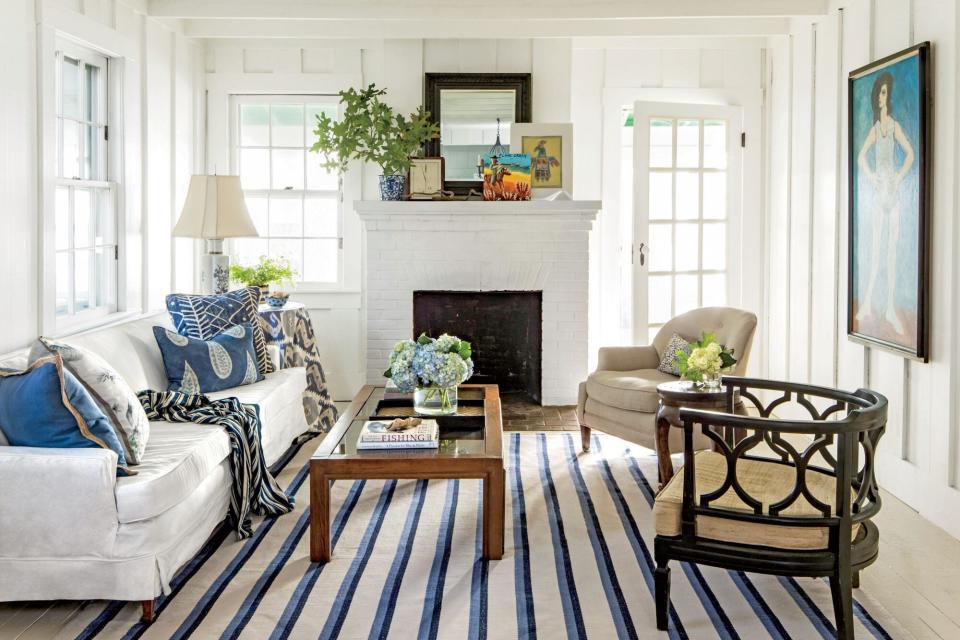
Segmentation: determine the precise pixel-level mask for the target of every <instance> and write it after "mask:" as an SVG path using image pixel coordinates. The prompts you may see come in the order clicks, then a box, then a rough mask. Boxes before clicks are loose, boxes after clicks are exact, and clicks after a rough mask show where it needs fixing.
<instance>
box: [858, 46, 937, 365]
mask: <svg viewBox="0 0 960 640" xmlns="http://www.w3.org/2000/svg"><path fill="white" fill-rule="evenodd" d="M926 53H927V49H926V48H925V47H924V46H923V45H920V46H918V47H914V48H912V49H909V50H907V51H904V52H902V53H900V54H895V55H893V56H890V57H889V58H885V59H884V60H881V61H878V62H877V63H874V64H872V65H869V66H867V67H864V68H863V69H859V70H857V71H854V72H853V73H851V75H850V149H849V153H850V181H851V182H850V223H851V224H850V234H851V235H850V255H849V260H850V289H849V294H848V295H849V304H848V314H849V315H848V329H849V333H850V335H851V336H853V337H854V338H855V339H858V340H861V341H866V342H869V343H875V344H877V345H878V346H882V347H886V348H889V349H892V350H894V351H898V352H901V353H905V354H907V355H912V356H915V357H920V358H924V357H925V356H926V354H925V351H926V345H925V326H924V325H925V316H926V300H925V294H926V288H927V287H926V286H925V280H926V269H925V264H926V262H927V256H926V255H925V253H926V246H925V245H926V243H925V234H926V212H925V207H926V203H925V197H924V193H925V185H924V182H925V175H926V168H925V167H924V151H925V148H926V132H925V122H926V95H925V93H926V82H925V73H926V72H925V63H926Z"/></svg>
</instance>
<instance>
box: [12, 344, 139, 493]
mask: <svg viewBox="0 0 960 640" xmlns="http://www.w3.org/2000/svg"><path fill="white" fill-rule="evenodd" d="M0 429H2V430H3V433H4V435H5V436H6V438H7V441H9V443H10V444H11V445H13V446H15V447H45V448H51V449H78V448H85V447H102V448H104V449H110V450H111V451H113V452H114V453H116V454H117V458H118V461H117V475H133V474H134V473H135V472H133V471H130V470H129V469H127V460H126V456H125V453H124V450H123V445H122V444H120V440H119V438H117V434H116V433H115V432H114V430H113V428H112V427H111V425H110V422H109V421H108V420H107V417H106V416H105V415H104V414H103V412H102V411H101V410H100V408H99V407H98V406H97V404H96V402H94V400H93V398H92V397H91V396H90V393H89V392H88V391H87V390H86V389H85V388H84V386H83V385H82V384H80V381H79V380H77V379H76V378H75V377H74V375H73V374H72V373H70V372H69V371H67V370H66V369H64V368H63V361H62V360H61V358H60V355H59V354H57V355H53V356H49V357H45V358H39V359H38V360H35V361H34V362H33V364H31V365H30V366H29V367H28V368H27V369H26V370H24V371H10V370H3V371H0Z"/></svg>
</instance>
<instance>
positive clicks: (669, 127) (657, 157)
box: [633, 102, 742, 344]
mask: <svg viewBox="0 0 960 640" xmlns="http://www.w3.org/2000/svg"><path fill="white" fill-rule="evenodd" d="M741 123H742V109H741V108H740V107H734V106H719V105H696V104H671V103H654V102H636V103H634V122H633V125H634V126H633V135H634V140H633V143H634V144H633V149H634V207H633V211H634V225H633V226H634V238H633V285H634V286H633V289H634V292H633V327H634V339H635V340H636V341H637V344H648V343H649V341H650V340H652V339H653V336H655V335H656V334H657V331H659V330H660V328H661V327H662V326H663V325H664V324H665V323H666V322H667V321H668V320H670V319H671V318H673V317H674V316H677V315H680V314H681V313H684V312H685V311H690V310H691V309H695V308H698V307H710V306H724V305H727V304H729V303H731V302H735V301H737V300H738V299H739V291H738V286H739V285H738V283H739V280H740V278H739V247H738V246H737V245H738V244H739V243H738V242H737V240H736V239H737V238H738V236H739V223H740V192H741V188H740V167H741V153H740V151H741V146H740V140H741V138H740V135H741V133H740V132H741V131H742V128H741ZM687 337H688V338H689V337H693V336H687Z"/></svg>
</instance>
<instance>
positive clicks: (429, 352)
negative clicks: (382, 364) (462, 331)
mask: <svg viewBox="0 0 960 640" xmlns="http://www.w3.org/2000/svg"><path fill="white" fill-rule="evenodd" d="M471 355H473V351H472V348H471V346H470V343H469V342H467V341H466V340H461V339H460V338H458V337H456V336H451V335H447V334H446V333H445V334H443V335H441V336H440V337H439V338H431V337H430V336H428V335H427V334H425V333H423V334H420V337H419V338H417V339H416V341H414V340H403V341H401V342H398V343H397V344H396V346H394V348H393V352H392V353H391V354H390V366H389V367H388V368H387V370H386V371H384V372H383V375H384V377H386V378H389V379H390V380H392V381H393V383H394V384H395V385H397V389H399V390H400V391H402V392H403V393H410V392H414V393H415V395H414V407H415V408H416V410H417V412H418V413H427V414H440V413H453V412H455V411H456V406H457V395H456V393H457V385H459V384H461V383H463V382H465V381H467V380H468V379H469V378H470V376H472V375H473V360H472V359H471ZM434 404H436V407H433V405H434Z"/></svg>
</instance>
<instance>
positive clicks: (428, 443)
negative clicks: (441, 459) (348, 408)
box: [357, 420, 440, 449]
mask: <svg viewBox="0 0 960 640" xmlns="http://www.w3.org/2000/svg"><path fill="white" fill-rule="evenodd" d="M389 425H390V423H389V422H387V421H380V420H370V421H367V422H366V423H364V425H363V429H362V430H361V431H360V437H359V438H357V449H436V448H437V447H439V446H440V439H439V429H438V427H437V421H436V420H421V421H420V424H418V425H416V426H412V427H408V428H406V429H402V430H396V431H391V430H390V429H389Z"/></svg>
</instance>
